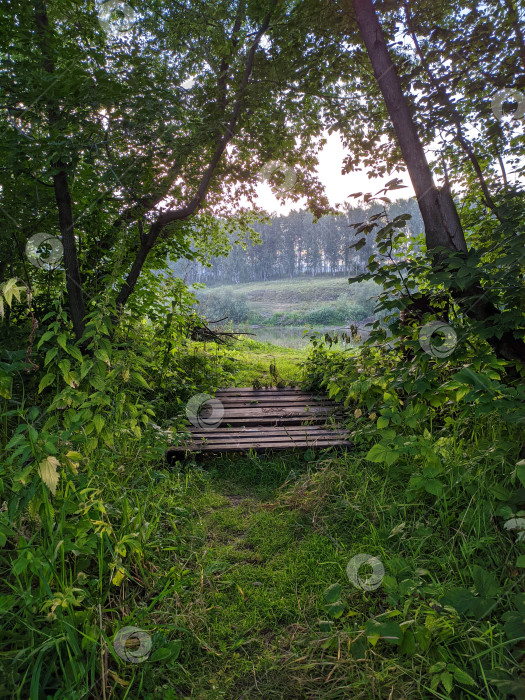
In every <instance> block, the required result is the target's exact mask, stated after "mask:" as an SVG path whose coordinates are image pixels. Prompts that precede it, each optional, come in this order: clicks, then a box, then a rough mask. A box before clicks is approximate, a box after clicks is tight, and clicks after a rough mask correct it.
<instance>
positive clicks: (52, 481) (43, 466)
mask: <svg viewBox="0 0 525 700" xmlns="http://www.w3.org/2000/svg"><path fill="white" fill-rule="evenodd" d="M59 466H60V462H59V461H58V459H57V458H56V457H53V455H49V456H48V457H46V458H45V459H43V460H42V461H41V462H40V464H39V466H38V473H39V474H40V478H41V479H42V481H43V482H44V484H45V485H46V486H47V488H48V489H49V490H50V491H51V493H52V494H53V496H54V495H55V494H56V490H57V484H58V478H59V474H58V471H57V467H59Z"/></svg>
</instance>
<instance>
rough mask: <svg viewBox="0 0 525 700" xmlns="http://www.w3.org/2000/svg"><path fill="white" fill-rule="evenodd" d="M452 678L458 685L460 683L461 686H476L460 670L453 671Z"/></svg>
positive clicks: (467, 675) (466, 674)
mask: <svg viewBox="0 0 525 700" xmlns="http://www.w3.org/2000/svg"><path fill="white" fill-rule="evenodd" d="M454 678H455V680H457V682H458V683H462V684H463V685H477V684H476V681H475V680H474V679H473V678H472V677H471V676H469V674H468V673H467V672H466V671H462V670H461V669H460V668H456V669H454Z"/></svg>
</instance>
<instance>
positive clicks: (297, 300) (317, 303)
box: [197, 277, 379, 325]
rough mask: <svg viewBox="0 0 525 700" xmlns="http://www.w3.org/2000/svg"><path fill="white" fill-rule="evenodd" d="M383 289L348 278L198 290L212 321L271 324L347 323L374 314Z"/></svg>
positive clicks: (264, 283)
mask: <svg viewBox="0 0 525 700" xmlns="http://www.w3.org/2000/svg"><path fill="white" fill-rule="evenodd" d="M378 291H379V286H378V285H376V284H374V283H373V282H360V283H358V284H349V283H348V279H347V278H346V277H336V278H334V277H315V278H300V279H297V278H294V279H281V280H272V281H269V282H252V283H247V284H236V285H224V286H219V287H212V288H209V289H204V290H201V291H199V293H198V295H197V296H198V298H199V300H200V302H201V303H200V306H199V311H200V312H201V313H203V314H204V315H206V316H208V317H209V318H221V317H223V316H228V317H229V318H231V319H232V320H233V321H235V322H246V321H251V322H253V323H267V324H270V325H281V324H283V325H290V324H293V323H298V324H301V323H311V324H314V325H315V324H323V323H328V324H329V323H344V322H345V321H347V320H348V321H352V322H355V321H360V320H362V319H364V318H366V317H369V316H371V315H373V312H374V306H375V296H376V295H377V293H378Z"/></svg>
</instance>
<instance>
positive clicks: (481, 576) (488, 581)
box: [472, 565, 500, 598]
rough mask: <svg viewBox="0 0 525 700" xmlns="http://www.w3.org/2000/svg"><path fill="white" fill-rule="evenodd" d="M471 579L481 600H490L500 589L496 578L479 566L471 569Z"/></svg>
mask: <svg viewBox="0 0 525 700" xmlns="http://www.w3.org/2000/svg"><path fill="white" fill-rule="evenodd" d="M472 578H473V579H474V585H475V587H476V591H477V592H478V593H479V595H480V596H482V597H483V598H491V597H493V596H495V595H497V594H498V593H499V590H500V587H499V584H498V581H497V580H496V577H495V576H494V574H492V573H489V572H488V571H487V570H486V569H483V568H482V567H481V566H478V565H475V566H474V567H473V569H472Z"/></svg>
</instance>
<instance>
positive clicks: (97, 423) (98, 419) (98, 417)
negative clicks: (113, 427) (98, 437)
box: [93, 413, 106, 433]
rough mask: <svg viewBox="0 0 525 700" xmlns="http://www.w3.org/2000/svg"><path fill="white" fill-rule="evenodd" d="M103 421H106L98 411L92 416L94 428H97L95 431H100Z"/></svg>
mask: <svg viewBox="0 0 525 700" xmlns="http://www.w3.org/2000/svg"><path fill="white" fill-rule="evenodd" d="M105 422H106V421H105V420H104V418H103V417H102V416H101V415H100V414H99V413H98V414H97V415H96V416H93V423H94V424H95V428H96V430H97V433H100V431H101V430H102V428H103V427H104V424H105Z"/></svg>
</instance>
